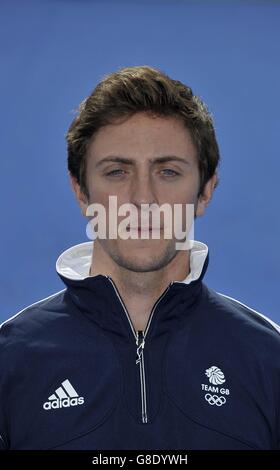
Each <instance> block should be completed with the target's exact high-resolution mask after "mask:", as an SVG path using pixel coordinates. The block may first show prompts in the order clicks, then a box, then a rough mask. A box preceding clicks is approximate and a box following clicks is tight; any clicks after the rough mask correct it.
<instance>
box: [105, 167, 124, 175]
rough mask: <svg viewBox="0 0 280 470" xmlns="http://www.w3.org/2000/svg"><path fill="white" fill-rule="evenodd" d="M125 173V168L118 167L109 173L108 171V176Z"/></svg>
mask: <svg viewBox="0 0 280 470" xmlns="http://www.w3.org/2000/svg"><path fill="white" fill-rule="evenodd" d="M124 173H125V171H124V170H121V169H120V168H118V169H116V170H112V171H109V172H108V173H106V176H122V175H123V174H124Z"/></svg>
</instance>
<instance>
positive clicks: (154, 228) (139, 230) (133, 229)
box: [126, 226, 162, 232]
mask: <svg viewBox="0 0 280 470" xmlns="http://www.w3.org/2000/svg"><path fill="white" fill-rule="evenodd" d="M126 230H127V232H129V231H130V230H132V231H134V232H141V231H142V232H152V230H154V231H157V232H158V231H160V230H162V228H161V227H151V226H149V227H141V226H140V227H139V226H138V227H129V226H128V227H127V228H126Z"/></svg>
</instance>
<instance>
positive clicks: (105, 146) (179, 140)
mask: <svg viewBox="0 0 280 470" xmlns="http://www.w3.org/2000/svg"><path fill="white" fill-rule="evenodd" d="M112 153H113V154H120V155H123V156H124V157H128V158H135V159H137V158H141V159H142V160H143V158H144V156H146V157H147V159H148V158H150V157H153V156H155V155H156V154H157V155H161V154H170V155H178V156H180V155H181V156H183V155H186V154H188V155H193V156H195V154H196V149H195V146H194V144H193V141H192V138H191V134H190V132H189V130H188V129H187V128H186V127H185V125H184V123H183V122H182V121H181V120H180V119H179V118H177V117H174V116H160V117H159V116H156V117H155V116H151V115H149V114H147V113H137V114H134V115H133V116H131V117H129V118H127V119H126V120H123V119H122V120H121V121H119V122H115V123H114V124H109V125H106V126H104V127H102V128H100V129H99V130H98V131H97V132H96V134H95V135H94V136H93V138H92V140H91V142H90V145H89V148H88V154H89V156H90V157H91V158H93V159H94V160H95V162H96V163H97V162H98V161H99V160H100V159H102V158H104V157H105V156H106V155H109V154H112Z"/></svg>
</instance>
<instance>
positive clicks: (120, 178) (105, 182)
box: [80, 113, 214, 272]
mask: <svg viewBox="0 0 280 470" xmlns="http://www.w3.org/2000/svg"><path fill="white" fill-rule="evenodd" d="M115 157H118V158H120V159H123V160H124V161H114V159H115ZM161 157H169V158H168V160H167V161H163V160H159V159H160V158H161ZM87 158H88V159H87V178H86V181H87V187H88V191H89V200H88V201H87V204H92V203H99V204H102V205H103V206H105V207H106V210H107V211H108V206H109V196H113V195H114V196H117V205H118V207H119V206H121V205H122V204H124V203H130V204H134V205H135V206H136V207H137V210H139V219H138V223H139V225H140V223H141V220H140V209H141V204H149V205H150V204H152V203H156V204H157V205H159V206H161V205H162V204H164V203H168V204H170V205H171V206H172V207H174V204H183V207H185V204H194V207H195V213H196V215H202V214H203V212H204V208H205V206H206V204H207V202H208V200H209V199H210V196H211V192H212V191H213V183H214V182H213V181H212V182H209V184H208V187H206V193H205V195H204V197H200V198H199V200H198V198H197V195H198V191H199V185H200V177H199V169H198V160H197V152H196V148H195V147H194V145H193V143H192V140H191V137H190V134H189V132H188V130H187V129H186V128H185V127H184V126H183V124H182V123H181V121H180V120H178V119H177V118H175V117H156V118H155V117H151V116H149V115H147V114H145V113H137V114H135V115H133V116H132V117H130V118H128V119H127V120H125V121H123V122H122V123H118V124H113V125H107V126H104V127H103V128H101V129H100V130H99V131H98V132H97V133H96V134H95V135H94V137H93V139H92V142H91V143H90V145H89V148H88V155H87ZM126 160H127V161H126ZM80 202H81V201H80ZM82 209H83V212H84V214H85V209H86V205H83V204H82ZM183 213H184V212H183ZM127 215H128V214H127ZM127 215H126V217H127ZM126 217H125V216H122V217H119V218H118V221H120V220H122V219H125V218H126ZM150 223H151V219H150ZM162 225H163V216H161V228H160V238H159V239H158V238H157V239H152V238H151V237H152V235H151V234H150V238H149V239H141V238H139V239H131V238H129V239H127V240H124V239H121V238H117V239H105V240H104V239H103V240H102V239H99V240H98V243H101V245H102V247H103V249H104V250H105V251H106V253H107V254H108V255H109V256H110V258H111V259H112V260H114V262H116V263H117V264H118V265H119V266H122V267H125V268H127V269H129V270H132V271H138V272H144V271H154V270H158V269H161V268H163V267H164V266H166V265H167V264H168V263H169V262H170V261H171V260H172V259H173V258H174V257H175V256H176V254H177V253H178V251H177V250H176V247H175V239H174V237H173V239H165V238H164V231H163V226H162ZM147 228H149V227H147ZM137 233H138V232H137ZM138 236H139V237H140V236H141V234H140V233H138Z"/></svg>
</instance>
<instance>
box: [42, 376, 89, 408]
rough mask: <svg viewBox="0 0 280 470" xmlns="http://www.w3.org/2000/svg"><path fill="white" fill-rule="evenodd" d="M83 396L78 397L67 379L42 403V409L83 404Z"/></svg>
mask: <svg viewBox="0 0 280 470" xmlns="http://www.w3.org/2000/svg"><path fill="white" fill-rule="evenodd" d="M84 401H85V400H84V397H80V396H79V395H78V393H77V392H76V390H75V389H74V387H73V385H72V384H71V383H70V381H69V380H68V379H66V380H64V381H63V382H62V384H61V386H60V387H58V388H57V389H56V390H55V392H54V393H53V394H52V395H51V396H49V398H48V401H46V402H45V403H44V404H43V408H44V410H51V409H57V408H68V407H69V406H77V405H83V403H84Z"/></svg>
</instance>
